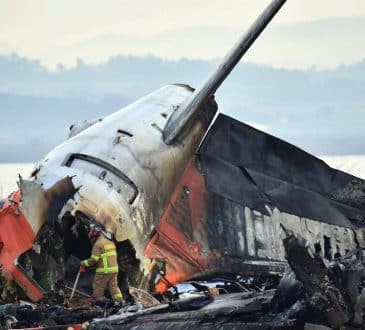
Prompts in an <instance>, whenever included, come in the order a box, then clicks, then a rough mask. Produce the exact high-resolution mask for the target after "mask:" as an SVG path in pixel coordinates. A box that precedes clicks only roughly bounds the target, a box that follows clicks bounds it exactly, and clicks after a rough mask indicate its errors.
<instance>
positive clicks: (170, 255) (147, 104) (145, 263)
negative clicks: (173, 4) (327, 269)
mask: <svg viewBox="0 0 365 330" xmlns="http://www.w3.org/2000/svg"><path fill="white" fill-rule="evenodd" d="M284 3H285V0H274V1H273V2H272V3H271V4H270V5H269V6H268V7H267V9H266V10H265V11H264V12H263V14H262V15H261V16H260V17H259V19H258V20H257V21H256V22H255V23H254V25H253V26H252V27H251V29H250V30H249V32H248V33H247V34H246V35H245V36H244V37H243V38H242V39H241V40H240V41H239V42H238V43H237V45H236V46H235V47H234V48H233V49H232V50H231V52H229V53H228V55H227V56H226V58H224V59H223V61H222V64H221V65H220V66H219V67H218V68H217V70H216V71H215V72H213V74H212V75H211V76H210V77H209V78H208V79H207V80H206V81H205V82H204V83H203V84H202V85H201V86H200V87H199V88H197V89H196V90H194V89H193V88H191V87H190V86H187V85H182V84H175V85H168V86H165V87H162V88H160V89H159V90H157V91H155V92H152V93H151V94H149V95H147V96H145V97H143V98H142V99H139V100H137V101H136V102H134V103H132V104H130V105H129V106H127V107H125V108H123V109H121V110H119V111H117V112H115V113H113V114H111V115H110V116H107V117H105V118H102V119H98V120H95V121H92V122H86V123H85V125H83V126H75V125H73V126H71V128H70V135H69V138H68V139H67V140H66V141H65V142H64V143H62V144H61V145H59V146H57V147H56V148H55V149H53V150H52V151H51V152H50V153H49V154H48V155H46V156H45V157H44V159H43V160H42V161H40V162H39V163H38V164H37V165H36V167H35V170H34V172H33V173H32V175H31V178H30V179H29V180H23V179H20V181H19V191H17V192H15V193H13V194H12V195H11V196H10V197H9V198H8V200H7V201H6V202H5V204H4V205H3V208H2V209H1V211H0V242H1V244H0V248H1V250H0V263H1V264H2V275H3V277H5V278H6V279H13V280H15V281H16V283H17V284H18V285H19V286H20V287H21V288H22V289H23V290H24V291H25V293H26V294H27V295H28V297H29V298H30V299H32V300H33V301H39V300H41V299H42V298H43V297H44V295H45V293H46V292H47V291H53V290H54V289H55V285H56V283H57V282H58V281H62V279H63V278H64V277H65V272H66V269H65V268H66V264H67V259H68V258H69V257H70V256H71V255H74V256H77V257H78V258H83V257H86V256H88V255H89V253H90V248H91V247H90V243H89V242H88V240H87V236H86V235H85V229H84V225H85V222H86V224H87V223H88V222H89V223H99V224H101V225H102V226H104V227H105V228H106V229H108V230H111V231H113V232H114V233H115V239H116V241H117V242H118V243H117V247H118V257H119V261H120V262H119V264H120V267H121V268H122V269H123V268H127V270H126V271H127V272H128V273H129V276H130V279H131V281H132V284H133V285H134V286H137V287H141V288H144V289H148V290H151V291H154V292H159V293H161V292H164V291H165V290H166V289H167V288H168V287H170V286H171V285H173V284H176V283H178V282H180V281H184V280H188V279H193V278H198V277H199V278H213V277H218V276H219V277H225V276H228V277H229V276H235V275H239V274H245V275H256V274H261V273H265V274H267V273H272V274H279V273H281V272H283V270H284V268H285V267H286V266H287V263H286V261H285V253H284V248H283V246H282V238H283V237H284V231H283V227H284V228H285V229H286V230H291V231H292V232H294V233H295V234H300V235H301V236H302V237H304V238H306V239H307V241H308V242H309V244H310V245H311V246H312V247H313V248H314V249H315V250H316V251H317V252H319V253H322V254H323V255H324V256H325V257H326V258H327V259H328V260H331V259H332V258H333V257H334V256H335V255H344V254H345V253H346V251H348V250H351V249H354V248H356V247H365V242H364V225H363V220H364V219H365V182H364V181H362V180H360V179H358V178H355V177H353V176H351V175H348V174H346V173H344V172H340V171H337V170H334V169H331V168H330V167H328V166H327V165H326V164H325V163H324V162H322V161H320V160H318V159H317V158H315V157H313V156H311V155H309V154H307V153H306V152H304V151H302V150H300V149H298V148H296V147H294V146H292V145H290V144H288V143H286V142H284V141H281V140H279V139H276V138H275V137H272V136H270V135H268V134H265V133H263V132H260V131H257V130H255V129H254V128H252V127H249V126H247V125H245V124H243V123H240V122H238V121H236V120H235V119H232V118H230V117H228V116H225V115H223V114H218V115H217V116H216V113H217V110H218V106H217V104H216V102H215V100H214V93H215V91H216V90H217V88H218V87H219V86H220V84H221V83H222V82H223V80H224V79H225V77H227V76H228V75H229V73H230V72H231V70H232V69H233V67H234V66H235V65H236V64H237V63H238V61H239V59H240V58H241V57H242V56H243V55H244V53H245V52H246V51H247V49H248V48H249V47H250V46H251V44H252V43H253V42H254V40H255V39H256V38H257V37H258V35H259V34H260V33H261V31H262V30H263V29H264V28H265V26H266V25H267V24H268V23H269V21H270V20H271V18H272V17H273V16H274V15H275V14H276V12H277V11H278V10H279V9H280V8H281V6H282V5H283V4H284ZM47 240H48V242H51V244H49V245H47V244H48V243H47V244H46V243H44V242H46V241H47ZM50 240H51V241H50ZM45 260H47V261H45ZM45 277H46V278H47V280H48V284H47V285H45V284H44V282H45V280H44V278H45Z"/></svg>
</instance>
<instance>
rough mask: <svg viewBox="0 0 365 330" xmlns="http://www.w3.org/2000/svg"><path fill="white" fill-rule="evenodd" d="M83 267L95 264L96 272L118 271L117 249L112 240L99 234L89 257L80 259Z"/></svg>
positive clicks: (110, 272) (109, 272)
mask: <svg viewBox="0 0 365 330" xmlns="http://www.w3.org/2000/svg"><path fill="white" fill-rule="evenodd" d="M81 264H82V265H83V266H85V267H90V266H94V265H96V273H98V274H112V273H118V262H117V251H116V247H115V244H114V242H112V241H110V240H108V239H107V238H106V237H105V236H104V235H100V236H99V237H98V238H97V240H96V242H95V244H94V246H93V249H92V251H91V257H90V258H89V259H86V260H84V261H82V263H81Z"/></svg>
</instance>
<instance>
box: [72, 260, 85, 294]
mask: <svg viewBox="0 0 365 330" xmlns="http://www.w3.org/2000/svg"><path fill="white" fill-rule="evenodd" d="M84 272H85V269H84V267H82V266H80V268H79V271H78V273H77V275H76V279H75V282H74V285H73V287H72V291H71V296H70V301H71V300H72V298H73V296H74V293H75V290H76V287H77V284H78V283H79V279H80V274H81V273H84Z"/></svg>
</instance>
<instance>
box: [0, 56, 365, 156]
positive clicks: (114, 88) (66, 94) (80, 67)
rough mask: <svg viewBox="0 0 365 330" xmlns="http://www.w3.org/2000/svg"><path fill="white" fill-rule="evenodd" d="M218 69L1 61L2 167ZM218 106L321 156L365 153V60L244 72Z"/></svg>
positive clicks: (126, 60)
mask: <svg viewBox="0 0 365 330" xmlns="http://www.w3.org/2000/svg"><path fill="white" fill-rule="evenodd" d="M304 55H305V54H303V56H304ZM216 63H217V60H206V61H205V60H188V59H182V60H178V61H172V60H162V59H159V58H157V57H153V56H147V57H133V56H117V57H114V58H111V59H109V60H108V61H106V62H104V63H102V64H95V65H88V64H85V63H84V62H83V61H82V60H79V61H78V63H77V66H76V67H74V68H72V69H65V68H63V67H62V66H60V67H59V68H58V70H56V71H49V70H47V69H46V68H44V67H43V66H42V65H40V63H39V62H38V61H32V60H28V59H26V58H21V57H19V56H17V55H11V56H0V72H1V74H0V115H1V117H0V162H19V161H27V162H28V161H36V160H38V159H39V158H41V157H42V156H43V155H44V154H45V153H46V152H47V151H48V150H50V149H51V148H52V147H53V146H54V145H56V144H57V143H59V142H61V141H62V140H63V139H64V138H65V137H66V136H67V131H68V127H69V125H70V124H72V123H77V122H78V123H81V122H82V121H83V120H84V119H90V118H95V117H99V116H104V115H106V114H108V113H111V112H113V111H115V110H117V109H119V108H121V107H123V106H124V105H126V104H127V103H129V102H131V101H133V100H135V99H137V98H138V97H140V96H142V95H144V94H146V93H148V92H150V91H152V90H154V89H156V88H159V87H160V86H162V85H164V84H168V83H176V82H180V83H188V84H191V85H192V86H196V85H197V84H198V83H199V82H200V81H201V80H202V79H204V78H205V77H206V76H207V74H208V73H209V72H210V71H211V70H212V68H213V67H214V66H215V65H216ZM217 100H218V103H219V105H220V110H221V111H222V112H225V113H227V114H229V115H231V116H233V117H235V118H237V119H239V120H242V121H245V122H246V123H250V124H252V125H256V126H257V127H260V128H263V129H264V130H266V131H268V132H270V133H272V134H274V135H276V136H279V137H281V138H284V139H286V140H288V141H289V142H292V143H295V144H297V145H299V146H300V147H302V148H304V149H306V150H308V151H310V152H312V153H315V154H317V155H333V154H362V153H365V143H364V142H363V141H365V130H364V124H365V60H364V61H360V62H358V63H357V64H353V65H347V66H340V67H338V68H337V69H334V70H327V71H319V70H315V69H310V70H305V71H304V70H303V71H301V70H284V69H277V68H273V67H269V66H263V65H257V64H240V65H239V66H238V67H237V68H236V69H235V70H234V72H233V74H232V75H231V76H230V77H229V79H228V80H227V81H226V82H225V83H224V84H223V86H222V88H221V89H219V91H218V93H217Z"/></svg>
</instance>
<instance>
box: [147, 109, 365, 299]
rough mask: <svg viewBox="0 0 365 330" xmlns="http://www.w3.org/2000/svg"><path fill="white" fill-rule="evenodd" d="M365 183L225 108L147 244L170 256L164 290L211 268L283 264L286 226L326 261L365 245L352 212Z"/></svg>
mask: <svg viewBox="0 0 365 330" xmlns="http://www.w3.org/2000/svg"><path fill="white" fill-rule="evenodd" d="M363 186H364V182H363V181H362V180H360V179H357V178H355V177H352V176H350V175H348V174H346V173H343V172H340V171H336V170H334V169H331V168H330V167H328V166H327V165H326V164H325V163H324V162H322V161H320V160H318V159H316V158H315V157H313V156H311V155H309V154H307V153H305V152H304V151H302V150H300V149H298V148H296V147H294V146H292V145H290V144H288V143H285V142H284V141H281V140H279V139H276V138H274V137H271V136H269V135H267V134H265V133H262V132H259V131H257V130H255V129H253V128H251V127H249V126H246V125H244V124H242V123H239V122H237V121H235V120H233V119H231V118H229V117H227V116H224V115H220V116H218V118H217V120H216V122H215V124H214V125H213V127H212V128H211V130H210V132H209V133H208V135H207V136H206V138H205V141H204V142H203V144H202V146H201V147H200V149H199V150H198V153H197V155H196V157H194V158H193V159H192V160H191V161H190V164H189V166H188V167H187V169H186V171H185V172H184V175H183V176H182V179H181V180H180V182H179V184H178V185H177V187H176V189H175V192H174V194H173V195H172V198H171V199H170V203H169V206H168V207H167V209H166V210H165V212H164V214H163V216H162V218H161V221H160V223H159V225H158V226H157V227H156V231H155V233H154V235H153V236H152V239H151V241H150V243H149V244H148V246H147V248H146V250H145V255H146V256H147V257H148V258H153V259H158V260H164V262H165V265H166V267H165V272H164V274H163V277H162V279H160V280H159V281H158V282H157V285H156V290H157V291H159V292H161V291H164V290H166V288H167V287H169V286H171V284H176V283H178V282H180V281H183V280H187V279H192V278H198V277H200V278H202V277H205V276H225V275H229V274H246V275H247V274H251V275H255V274H260V273H266V274H267V272H271V273H281V272H282V271H283V270H284V268H285V267H286V259H285V251H284V247H283V244H282V239H283V238H284V237H285V235H286V233H285V232H284V230H283V227H284V228H286V229H287V230H289V231H291V232H293V233H295V234H298V235H300V236H301V237H304V238H305V239H306V240H307V241H308V244H309V246H311V247H312V248H313V250H314V249H317V253H319V254H321V255H322V256H323V257H324V258H325V259H326V260H327V261H331V260H333V258H334V257H335V256H339V255H345V254H346V252H347V251H348V250H352V249H355V248H357V247H359V246H365V240H364V230H363V228H362V226H361V223H360V222H357V221H353V220H354V219H355V220H356V219H357V220H360V219H362V217H363V216H364V215H365V207H363V206H365V205H364V204H363V199H364V190H363ZM351 196H356V198H353V199H351ZM350 199H351V200H350ZM152 280H153V281H156V280H158V279H157V278H156V277H155V278H152Z"/></svg>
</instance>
